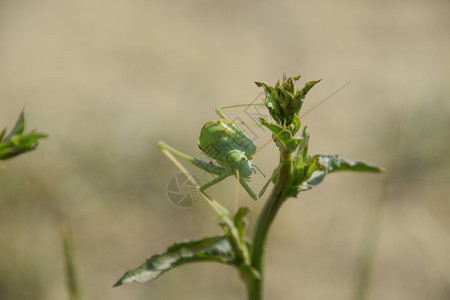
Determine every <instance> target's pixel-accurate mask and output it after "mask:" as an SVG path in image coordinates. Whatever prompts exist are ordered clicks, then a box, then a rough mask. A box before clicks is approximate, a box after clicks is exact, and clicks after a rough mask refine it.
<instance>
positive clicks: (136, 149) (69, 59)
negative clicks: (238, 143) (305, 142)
mask: <svg viewBox="0 0 450 300" xmlns="http://www.w3.org/2000/svg"><path fill="white" fill-rule="evenodd" d="M449 12H450V2H449V1H444V0H432V1H419V0H413V1H400V0H399V1H384V0H380V1H363V2H361V1H354V0H344V1H315V2H307V1H284V0H283V1H224V2H218V1H196V0H188V1H162V0H157V1H142V0H131V1H130V0H127V1H125V0H116V1H105V0H103V1H86V0H78V1H73V0H68V1H55V0H39V1H36V0H35V1H13V0H0V127H1V128H3V127H5V126H7V127H8V128H9V129H11V127H12V126H13V124H14V122H15V120H16V118H17V116H18V114H19V112H20V111H21V110H22V108H23V107H24V106H26V109H27V117H28V119H27V121H28V128H29V129H32V128H36V129H37V130H38V131H41V132H45V133H47V134H49V138H48V139H46V140H44V141H43V142H42V143H41V145H40V146H39V147H38V149H37V150H36V151H34V152H31V153H29V154H26V155H24V156H21V157H19V158H17V159H13V160H10V161H7V162H6V163H5V170H4V171H2V172H1V173H0V299H65V298H66V299H67V292H66V286H65V281H64V260H63V255H62V242H61V237H60V228H61V223H62V222H63V221H66V222H68V223H69V224H70V226H71V227H72V229H73V236H74V238H75V242H76V245H77V250H78V255H77V257H78V260H79V271H80V280H81V284H82V292H83V295H84V297H85V299H232V298H233V299H244V298H245V289H244V286H243V284H242V283H241V282H240V280H239V277H238V274H237V272H236V271H235V270H234V269H231V268H229V267H225V266H222V265H216V264H194V265H188V266H184V267H181V268H178V269H175V270H173V271H171V272H169V273H166V274H164V275H162V276H161V277H160V278H159V279H157V280H155V281H153V282H150V283H146V284H129V285H125V286H121V287H118V288H112V285H113V284H114V283H115V282H116V281H117V280H118V279H119V278H120V277H121V276H122V275H123V273H124V272H125V271H126V270H128V269H130V268H132V267H135V266H137V265H139V264H141V263H142V262H143V261H144V260H145V258H147V257H149V256H150V255H152V254H156V253H160V252H162V251H163V250H164V249H166V247H167V246H169V245H172V244H173V243H174V242H179V241H186V240H191V239H198V238H201V237H203V236H206V235H216V234H220V233H221V229H220V228H219V226H217V222H216V216H215V214H214V212H213V211H212V209H211V208H210V207H209V206H208V204H207V203H205V201H202V200H200V201H199V203H197V204H196V205H195V206H192V207H190V208H184V209H182V208H179V207H176V206H174V205H173V204H171V203H170V201H169V200H168V197H167V194H166V191H167V185H168V183H169V181H170V179H171V178H172V177H173V176H174V175H176V174H178V173H179V171H177V169H176V168H175V167H174V166H173V165H172V163H171V162H170V161H169V160H167V159H166V158H165V157H164V156H163V155H162V154H161V153H160V152H159V151H158V150H157V148H156V143H157V141H158V140H164V141H165V142H167V143H168V144H170V145H172V146H173V147H175V148H177V149H179V150H181V151H183V152H185V153H188V154H191V155H193V156H196V157H201V153H200V151H199V149H198V148H197V139H198V135H199V132H200V129H201V126H202V125H203V123H204V122H206V121H209V120H213V119H216V118H217V116H216V115H215V113H214V110H215V109H216V108H217V107H218V106H221V105H222V106H223V105H232V104H240V103H249V102H252V101H254V100H255V99H258V97H259V99H260V100H261V95H260V92H261V89H259V88H257V87H256V86H255V84H254V82H255V81H262V82H266V83H268V84H270V85H273V84H275V83H276V81H277V80H278V79H281V77H282V75H283V73H285V74H286V75H287V76H296V75H299V74H301V75H302V79H301V81H300V83H299V84H300V85H303V84H304V83H306V82H307V81H311V80H317V79H322V82H320V83H319V84H318V85H316V86H315V87H314V89H312V90H311V92H310V93H309V94H308V97H307V100H306V103H305V106H304V109H305V110H306V109H308V108H311V107H312V106H314V104H316V103H318V102H319V101H320V100H321V99H323V98H325V97H326V96H328V95H329V94H331V93H332V92H333V91H334V90H336V89H338V88H340V87H341V86H343V85H344V84H345V83H346V82H349V81H350V82H351V84H350V85H349V86H347V87H346V88H345V89H343V90H342V91H341V92H339V93H338V94H336V95H335V96H333V97H332V98H331V99H330V100H329V101H328V102H326V103H325V104H323V105H322V106H320V107H319V108H317V109H315V110H314V111H313V112H311V113H309V114H308V115H307V116H305V117H304V118H303V119H302V123H303V125H307V126H308V128H309V132H310V134H311V139H310V153H311V154H315V153H323V154H339V155H341V156H343V157H346V158H350V159H354V160H364V161H369V162H372V163H374V164H377V165H380V166H383V167H384V168H385V169H386V170H387V172H386V173H385V174H382V175H372V174H356V173H342V174H337V175H332V176H329V177H327V178H326V180H325V182H324V183H323V184H321V185H320V186H318V187H317V188H315V189H313V190H311V191H308V192H305V193H302V194H301V195H300V196H299V197H298V199H291V200H289V201H288V202H287V203H286V204H285V205H284V207H283V208H282V209H281V211H280V213H279V216H278V218H277V219H276V221H275V223H274V225H273V228H272V230H271V234H270V239H269V243H268V249H267V257H266V272H267V279H266V296H267V299H279V300H281V299H361V298H358V297H357V296H355V295H357V294H358V292H357V291H358V288H361V286H363V285H364V280H366V279H367V282H370V285H367V286H368V287H369V289H368V290H367V291H368V299H385V300H390V299H396V300H400V299H405V300H406V299H409V300H411V299H437V300H439V299H450V201H449V196H448V195H449V192H450V186H449V180H450V162H449V159H448V153H450V139H449V133H448V131H449V129H450V118H449V117H450V103H449V100H448V99H449V96H450V85H449V82H448V80H449V78H450V59H449V57H450V56H449V53H450V19H449V18H448V16H449ZM227 114H229V117H230V119H233V118H236V117H239V116H240V115H242V114H243V111H242V110H241V109H235V110H230V111H227ZM257 137H258V138H257V139H256V140H255V143H256V144H257V145H262V144H263V143H264V142H265V141H266V140H267V139H269V138H270V135H269V134H268V133H267V132H258V134H257ZM277 159H278V157H277V151H276V148H275V146H274V145H270V146H268V147H267V148H265V149H264V150H263V151H261V152H259V153H258V155H257V157H256V158H255V163H256V164H257V165H258V166H259V167H260V169H261V170H262V171H263V172H265V173H269V174H270V173H271V172H272V171H271V170H272V169H273V168H274V167H275V166H276V163H277ZM189 170H191V171H192V172H193V173H194V174H195V175H196V176H199V178H200V179H201V180H205V179H208V177H207V176H205V175H204V174H202V173H201V172H198V170H195V169H194V168H191V167H189ZM254 177H255V178H254V179H253V180H252V187H254V189H255V190H259V189H260V187H261V186H262V184H263V183H264V178H262V176H260V175H259V176H258V175H256V176H254ZM235 186H236V185H235V182H234V181H233V180H232V179H228V180H227V181H225V182H223V183H222V184H220V185H216V186H215V187H213V188H212V189H211V194H212V195H213V196H214V197H215V198H216V199H217V200H218V201H219V202H221V203H223V204H224V205H225V206H227V207H228V208H229V209H230V210H233V209H234V208H235V205H236V204H235V203H236V201H238V203H239V205H245V206H249V207H251V208H252V212H251V214H250V216H249V219H250V224H251V225H253V224H254V223H255V216H257V213H258V211H259V210H260V209H261V207H262V204H263V202H264V199H262V200H260V201H258V202H256V203H255V202H254V201H253V200H251V199H250V198H249V197H248V196H247V195H244V191H243V190H242V189H241V190H240V197H239V199H235V198H234V196H233V197H231V198H230V197H229V196H228V195H234V194H235V193H234V191H235ZM230 191H232V192H230ZM227 196H228V197H227ZM251 229H252V228H250V230H251ZM370 262H373V263H372V264H371V263H370ZM367 266H368V268H366V267H367ZM365 268H366V269H365ZM364 270H365V271H364ZM368 275H370V276H368ZM362 281H363V282H362ZM361 282H362V283H361Z"/></svg>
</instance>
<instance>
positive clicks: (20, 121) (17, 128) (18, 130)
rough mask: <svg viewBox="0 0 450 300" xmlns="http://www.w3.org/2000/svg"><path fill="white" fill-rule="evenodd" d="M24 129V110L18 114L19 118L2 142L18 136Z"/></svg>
mask: <svg viewBox="0 0 450 300" xmlns="http://www.w3.org/2000/svg"><path fill="white" fill-rule="evenodd" d="M24 129H25V109H23V110H22V111H21V112H20V115H19V118H18V119H17V121H16V124H15V125H14V127H13V129H12V130H11V132H10V133H9V134H8V135H7V136H6V137H5V139H4V141H9V140H10V139H11V138H12V137H13V136H15V135H20V134H22V133H23V131H24Z"/></svg>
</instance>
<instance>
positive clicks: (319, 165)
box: [292, 155, 383, 196]
mask: <svg viewBox="0 0 450 300" xmlns="http://www.w3.org/2000/svg"><path fill="white" fill-rule="evenodd" d="M306 164H307V170H306V172H305V173H306V175H305V176H304V180H303V181H302V182H301V183H300V184H299V185H298V186H294V190H293V192H292V195H294V196H296V195H297V194H298V193H299V192H301V191H306V190H309V189H311V188H313V187H315V186H316V185H318V184H320V183H321V182H322V181H323V180H324V178H325V176H326V175H328V174H330V173H333V172H338V171H356V172H370V173H379V172H382V171H383V169H381V168H379V167H377V166H373V165H370V164H368V163H365V162H361V161H352V160H349V159H345V158H341V157H339V156H337V155H315V156H314V157H312V158H311V159H310V162H309V163H306Z"/></svg>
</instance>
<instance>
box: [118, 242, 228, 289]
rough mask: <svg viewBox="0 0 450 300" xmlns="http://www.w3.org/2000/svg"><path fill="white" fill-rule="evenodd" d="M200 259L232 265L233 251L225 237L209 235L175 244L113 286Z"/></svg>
mask: <svg viewBox="0 0 450 300" xmlns="http://www.w3.org/2000/svg"><path fill="white" fill-rule="evenodd" d="M202 261H209V262H218V263H223V264H229V265H233V261H234V253H233V251H232V249H231V245H230V243H229V242H228V240H227V238H226V237H224V236H221V237H209V238H204V239H201V240H198V241H191V242H186V243H178V244H175V245H173V246H172V247H170V248H168V249H167V251H166V252H164V253H163V254H158V255H154V256H152V257H150V258H149V259H147V260H146V261H145V263H144V264H142V265H141V266H139V267H137V268H134V269H133V270H130V271H128V272H126V273H125V274H124V275H123V276H122V278H121V279H120V280H119V281H118V282H117V283H116V284H115V285H114V286H115V287H116V286H120V285H122V284H124V283H130V282H147V281H150V280H153V279H155V278H157V277H158V276H160V275H161V274H162V273H164V272H167V271H169V270H171V269H173V268H175V267H178V266H181V265H184V264H187V263H192V262H202Z"/></svg>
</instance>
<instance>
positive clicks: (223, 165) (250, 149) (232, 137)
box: [158, 82, 350, 200]
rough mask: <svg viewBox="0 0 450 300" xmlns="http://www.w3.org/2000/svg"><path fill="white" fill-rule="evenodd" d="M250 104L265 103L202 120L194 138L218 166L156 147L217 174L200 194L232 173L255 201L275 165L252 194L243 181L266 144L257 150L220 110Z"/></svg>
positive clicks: (219, 113) (265, 186)
mask: <svg viewBox="0 0 450 300" xmlns="http://www.w3.org/2000/svg"><path fill="white" fill-rule="evenodd" d="M349 84H350V82H347V83H346V84H344V85H343V86H342V87H340V88H339V89H337V90H336V91H334V92H333V93H331V94H330V95H329V96H328V97H326V98H324V99H323V100H322V101H320V102H319V103H318V104H316V105H315V106H314V107H313V108H311V109H310V110H309V111H307V112H306V113H304V114H302V115H301V116H300V117H303V116H305V115H306V114H308V113H309V112H311V111H312V110H313V109H315V108H316V107H317V106H319V105H321V104H322V103H324V102H325V101H327V100H328V99H330V98H331V97H332V96H333V95H335V94H336V93H338V92H339V91H340V90H342V89H343V88H344V87H346V86H347V85H349ZM250 105H251V106H264V105H265V104H263V103H260V104H238V105H232V106H224V107H219V108H217V109H216V113H217V115H218V116H219V117H220V118H221V119H220V120H216V121H209V122H206V123H205V125H203V128H202V130H201V132H200V137H199V140H198V146H199V148H200V150H202V151H203V152H204V153H205V154H206V155H208V156H209V157H210V158H212V159H214V160H215V161H216V162H217V163H218V164H219V166H216V165H214V164H212V163H208V162H204V161H201V160H199V159H196V158H194V157H191V156H189V155H186V154H184V153H182V152H180V151H178V150H176V149H174V148H172V147H170V146H169V145H167V144H166V143H164V142H161V141H160V142H158V148H159V149H160V150H161V151H163V153H164V154H166V155H167V156H168V157H169V158H170V159H171V160H172V161H173V162H176V159H175V158H174V156H175V157H178V158H180V159H183V160H185V161H187V162H189V163H191V164H193V165H194V166H196V167H198V168H200V169H202V170H204V171H206V172H208V173H211V174H214V175H217V177H216V178H215V179H213V180H212V181H210V182H208V183H206V184H204V185H202V186H200V187H199V190H200V192H202V193H203V191H204V190H205V189H207V188H209V187H211V186H213V185H215V184H217V183H219V182H221V181H222V180H224V179H226V178H227V177H229V176H232V175H234V176H235V177H236V178H237V180H238V182H239V183H240V184H241V185H242V187H243V188H244V189H245V191H246V192H247V193H248V194H249V195H250V197H252V198H253V199H254V200H258V199H259V198H260V197H261V196H262V195H263V194H264V192H265V191H266V189H267V187H268V186H269V184H270V182H271V181H272V180H273V178H274V176H275V175H276V173H277V170H278V167H277V168H276V169H275V171H274V172H273V174H272V176H271V177H270V179H269V180H268V181H267V183H266V184H265V185H264V186H263V188H262V189H261V191H260V192H259V193H258V194H256V193H255V192H254V191H253V190H252V189H251V188H250V186H249V185H248V183H247V182H248V181H250V176H251V175H252V173H253V172H255V170H254V169H253V167H256V166H254V165H252V159H253V157H254V155H255V154H256V152H257V151H259V150H261V149H262V148H263V147H265V146H266V145H267V144H268V143H266V144H264V145H263V146H262V147H260V148H259V149H258V150H257V149H256V146H255V145H254V144H253V142H252V141H251V140H250V138H249V137H248V136H247V135H246V134H245V133H244V132H242V131H241V130H240V129H239V128H238V127H237V126H236V125H235V124H234V123H233V122H232V121H231V120H229V119H228V118H227V117H226V116H225V114H223V113H222V109H228V108H235V107H245V106H250ZM280 133H282V132H280ZM274 138H276V136H274V137H272V139H274ZM272 139H271V140H272ZM177 165H179V164H177ZM179 167H180V166H179ZM258 170H259V169H258Z"/></svg>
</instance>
